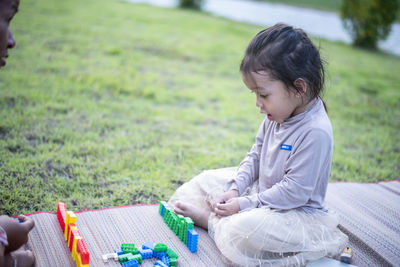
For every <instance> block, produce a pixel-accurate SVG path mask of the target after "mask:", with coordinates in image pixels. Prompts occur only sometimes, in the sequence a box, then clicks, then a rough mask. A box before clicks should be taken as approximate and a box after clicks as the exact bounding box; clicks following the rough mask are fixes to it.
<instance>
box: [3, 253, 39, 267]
mask: <svg viewBox="0 0 400 267" xmlns="http://www.w3.org/2000/svg"><path fill="white" fill-rule="evenodd" d="M11 254H12V256H11V255H10V254H7V255H6V257H5V264H6V265H5V266H7V267H8V266H10V267H11V266H17V267H31V266H32V265H33V263H34V262H35V256H33V253H32V251H30V250H16V251H14V252H12V253H11ZM14 261H15V262H16V263H17V265H14Z"/></svg>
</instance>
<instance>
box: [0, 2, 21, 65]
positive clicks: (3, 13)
mask: <svg viewBox="0 0 400 267" xmlns="http://www.w3.org/2000/svg"><path fill="white" fill-rule="evenodd" d="M18 5H19V0H0V68H1V67H3V66H5V65H6V61H5V58H6V57H8V51H7V50H8V49H9V48H13V47H14V46H15V39H14V37H13V35H12V33H11V30H10V21H11V19H12V18H13V17H14V15H15V13H17V11H18Z"/></svg>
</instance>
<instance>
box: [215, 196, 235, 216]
mask: <svg viewBox="0 0 400 267" xmlns="http://www.w3.org/2000/svg"><path fill="white" fill-rule="evenodd" d="M239 210H240V205H239V201H238V198H237V197H234V198H231V199H229V200H228V201H226V202H225V203H218V204H217V205H216V208H215V210H214V211H215V214H217V215H218V216H229V215H232V214H235V213H237V212H238V211H239Z"/></svg>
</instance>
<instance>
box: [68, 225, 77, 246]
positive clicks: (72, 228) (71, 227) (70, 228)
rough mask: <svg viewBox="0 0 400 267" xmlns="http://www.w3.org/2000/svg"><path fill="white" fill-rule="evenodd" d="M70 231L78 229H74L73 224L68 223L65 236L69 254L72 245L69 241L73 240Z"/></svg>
mask: <svg viewBox="0 0 400 267" xmlns="http://www.w3.org/2000/svg"><path fill="white" fill-rule="evenodd" d="M72 230H78V227H76V226H75V224H74V223H70V226H69V227H68V234H67V244H68V247H69V251H70V252H72V244H71V239H72V238H73V236H72Z"/></svg>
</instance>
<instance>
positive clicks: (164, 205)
mask: <svg viewBox="0 0 400 267" xmlns="http://www.w3.org/2000/svg"><path fill="white" fill-rule="evenodd" d="M165 207H168V204H167V202H165V201H160V207H159V209H158V213H160V215H161V216H164V212H165Z"/></svg>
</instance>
